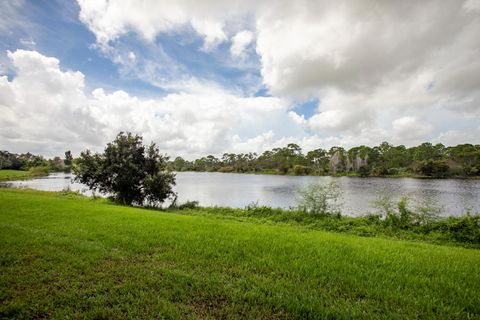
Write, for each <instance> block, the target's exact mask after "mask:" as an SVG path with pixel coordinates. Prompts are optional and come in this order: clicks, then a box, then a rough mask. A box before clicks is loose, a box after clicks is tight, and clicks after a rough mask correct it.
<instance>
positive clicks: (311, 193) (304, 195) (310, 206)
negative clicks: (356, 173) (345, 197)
mask: <svg viewBox="0 0 480 320" xmlns="http://www.w3.org/2000/svg"><path fill="white" fill-rule="evenodd" d="M297 193H298V196H299V198H298V203H299V204H298V210H299V211H302V212H305V213H308V214H313V215H319V216H331V215H337V216H339V215H340V203H339V202H340V187H339V185H338V184H337V183H336V182H333V181H332V182H330V183H329V184H326V185H321V184H311V185H309V186H307V187H305V188H303V189H300V190H298V191H297Z"/></svg>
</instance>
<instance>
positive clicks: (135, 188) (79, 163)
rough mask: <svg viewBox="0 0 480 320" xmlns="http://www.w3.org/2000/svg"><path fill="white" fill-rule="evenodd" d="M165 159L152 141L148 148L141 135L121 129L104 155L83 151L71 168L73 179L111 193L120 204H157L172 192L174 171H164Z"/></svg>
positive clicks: (93, 188) (172, 193) (97, 189)
mask: <svg viewBox="0 0 480 320" xmlns="http://www.w3.org/2000/svg"><path fill="white" fill-rule="evenodd" d="M167 160H168V158H167V157H165V156H162V155H161V154H160V153H159V149H158V148H157V146H156V145H155V144H154V143H152V144H150V146H148V147H147V146H144V145H143V144H142V137H141V136H138V135H132V134H131V133H129V132H127V133H123V132H120V133H119V134H118V135H117V137H116V138H115V140H114V141H113V142H110V143H109V144H107V147H106V148H105V151H104V153H103V154H98V153H95V154H92V153H91V152H90V151H89V150H86V151H84V152H82V153H81V154H80V157H79V158H78V159H77V160H76V163H75V167H74V169H73V171H74V173H75V175H76V177H75V180H76V181H78V182H80V183H83V184H86V185H87V186H88V187H89V188H90V189H92V190H96V191H99V192H102V193H109V194H112V195H113V197H114V199H115V200H116V201H117V202H119V203H122V204H126V205H131V204H138V205H141V204H143V203H144V202H145V201H148V202H149V203H150V204H158V203H162V202H164V201H165V200H166V199H168V198H169V197H172V196H174V195H175V193H174V191H173V189H172V187H173V186H174V185H175V174H173V173H171V172H166V171H165V166H166V161H167Z"/></svg>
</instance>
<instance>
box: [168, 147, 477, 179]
mask: <svg viewBox="0 0 480 320" xmlns="http://www.w3.org/2000/svg"><path fill="white" fill-rule="evenodd" d="M168 168H169V169H170V170H173V171H206V172H237V173H272V174H290V175H353V176H361V177H367V176H426V177H434V178H444V177H471V176H479V175H480V145H473V144H460V145H457V146H451V147H446V146H444V145H443V144H440V143H439V144H435V145H434V144H432V143H429V142H425V143H422V144H420V145H418V146H415V147H410V148H407V147H405V146H404V145H399V146H394V145H392V144H390V143H388V142H383V143H381V144H380V145H379V146H375V147H368V146H358V147H353V148H351V149H348V150H347V149H345V148H343V147H332V148H330V149H328V150H326V149H322V148H318V149H315V150H311V151H308V152H307V153H303V152H302V149H301V148H300V146H299V145H297V144H295V143H290V144H288V145H287V146H286V147H283V148H274V149H272V150H267V151H264V152H263V153H262V154H260V155H258V154H256V153H253V152H251V153H240V154H235V153H225V154H223V155H222V157H221V158H217V157H215V156H213V155H208V156H206V157H202V158H200V159H195V160H193V161H188V160H185V159H183V158H182V157H176V158H175V159H174V160H172V161H169V162H168Z"/></svg>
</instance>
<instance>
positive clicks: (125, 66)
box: [0, 0, 480, 159]
mask: <svg viewBox="0 0 480 320" xmlns="http://www.w3.org/2000/svg"><path fill="white" fill-rule="evenodd" d="M120 131H131V132H134V133H137V134H140V135H142V136H143V137H144V140H145V142H152V141H153V142H155V143H156V144H157V145H158V146H159V148H160V150H161V151H162V153H166V154H168V155H170V156H172V157H175V156H183V157H185V158H187V159H193V158H196V157H201V156H205V155H208V154H213V155H221V154H223V153H225V152H229V153H230V152H234V153H241V152H257V153H261V152H262V151H264V150H267V149H271V148H274V147H282V146H285V145H286V144H288V143H297V144H299V145H300V146H301V147H302V148H303V149H304V150H313V149H316V148H330V147H331V146H334V145H337V146H343V147H346V148H349V147H352V146H358V145H369V146H374V145H378V144H379V143H381V142H382V141H388V142H390V143H392V144H395V145H398V144H404V145H406V146H413V145H418V144H420V143H422V142H426V141H429V142H432V143H443V144H445V145H456V144H460V143H475V144H478V143H480V0H464V1H462V0H422V1H417V0H405V1H397V0H382V1H378V0H377V1H373V0H355V1H353V0H350V1H347V0H339V1H326V0H276V1H273V0H270V1H267V0H239V1H235V0H230V1H223V0H203V1H197V0H176V1H162V0H77V1H68V0H66V1H61V0H35V1H34V0H31V1H26V0H25V1H21V0H18V1H15V0H11V1H9V0H4V1H0V149H1V150H8V151H10V152H16V153H23V152H28V151H29V152H32V153H35V154H42V155H44V156H48V157H51V156H55V155H63V153H64V152H65V151H66V150H72V151H73V153H74V154H78V153H79V152H80V151H81V150H85V149H91V150H93V151H101V150H103V148H104V146H105V144H106V143H107V142H109V141H112V140H113V139H114V137H115V136H116V135H117V134H118V132H120Z"/></svg>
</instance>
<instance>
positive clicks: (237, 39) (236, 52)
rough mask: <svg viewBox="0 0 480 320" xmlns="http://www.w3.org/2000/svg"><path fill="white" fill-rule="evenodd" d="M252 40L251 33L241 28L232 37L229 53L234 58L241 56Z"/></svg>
mask: <svg viewBox="0 0 480 320" xmlns="http://www.w3.org/2000/svg"><path fill="white" fill-rule="evenodd" d="M252 41H253V33H252V32H251V31H248V30H243V31H240V32H239V33H237V34H236V35H235V36H233V37H232V45H231V46H230V54H231V55H232V56H233V57H234V58H243V57H244V56H245V50H246V49H247V47H248V46H249V45H250V43H252Z"/></svg>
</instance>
